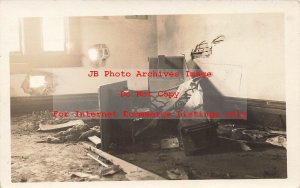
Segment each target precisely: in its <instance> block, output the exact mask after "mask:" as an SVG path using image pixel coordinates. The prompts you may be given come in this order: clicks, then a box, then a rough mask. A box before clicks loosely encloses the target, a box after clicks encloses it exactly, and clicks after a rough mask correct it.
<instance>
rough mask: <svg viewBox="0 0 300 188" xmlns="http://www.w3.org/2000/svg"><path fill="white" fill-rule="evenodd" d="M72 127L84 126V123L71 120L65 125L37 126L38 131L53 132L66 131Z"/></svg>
mask: <svg viewBox="0 0 300 188" xmlns="http://www.w3.org/2000/svg"><path fill="white" fill-rule="evenodd" d="M74 125H84V122H83V121H82V120H73V121H69V122H67V123H62V124H56V125H48V124H46V125H43V124H40V125H39V129H38V130H39V131H54V130H60V129H66V128H69V127H73V126H74Z"/></svg>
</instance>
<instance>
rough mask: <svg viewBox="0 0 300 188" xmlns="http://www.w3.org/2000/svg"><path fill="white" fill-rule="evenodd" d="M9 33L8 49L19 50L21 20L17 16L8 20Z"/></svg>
mask: <svg viewBox="0 0 300 188" xmlns="http://www.w3.org/2000/svg"><path fill="white" fill-rule="evenodd" d="M9 33H10V36H11V39H10V46H9V47H10V48H9V49H10V51H12V52H21V20H20V19H19V18H13V19H12V20H11V22H10V27H9Z"/></svg>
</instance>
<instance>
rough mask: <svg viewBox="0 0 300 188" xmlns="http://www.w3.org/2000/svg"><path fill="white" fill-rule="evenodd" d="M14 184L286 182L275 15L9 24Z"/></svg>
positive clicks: (280, 22)
mask: <svg viewBox="0 0 300 188" xmlns="http://www.w3.org/2000/svg"><path fill="white" fill-rule="evenodd" d="M10 38H11V39H10V44H9V45H10V46H9V47H10V54H9V61H10V104H11V105H10V110H11V180H12V182H44V181H58V182H66V181H67V182H73V181H76V182H77V181H115V180H117V181H133V180H205V179H275V178H287V155H286V153H287V151H286V143H287V135H286V99H285V71H284V70H285V63H284V16H283V14H280V13H261V14H259V13H255V14H197V15H124V16H85V17H74V16H73V17H72V16H71V17H21V18H12V19H11V20H10Z"/></svg>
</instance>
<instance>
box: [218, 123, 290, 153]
mask: <svg viewBox="0 0 300 188" xmlns="http://www.w3.org/2000/svg"><path fill="white" fill-rule="evenodd" d="M217 133H218V136H219V138H221V139H227V140H231V141H236V142H238V143H239V144H240V147H241V149H242V150H243V151H249V150H251V148H250V147H249V146H248V144H260V145H261V144H272V145H276V146H281V147H284V148H286V132H285V131H282V130H271V129H269V128H265V129H264V130H260V129H255V128H254V127H253V128H248V127H247V128H246V127H236V126H235V125H234V124H225V125H220V126H218V129H217Z"/></svg>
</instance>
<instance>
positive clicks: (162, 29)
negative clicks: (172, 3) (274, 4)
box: [157, 14, 285, 101]
mask: <svg viewBox="0 0 300 188" xmlns="http://www.w3.org/2000/svg"><path fill="white" fill-rule="evenodd" d="M283 20H284V18H283V15H282V14H240V15H238V14H232V15H230V14H226V15H222V14H220V15H196V16H187V15H182V16H161V17H158V18H157V26H158V32H157V33H158V53H159V54H165V55H179V54H182V53H183V54H185V55H186V57H187V59H188V58H189V57H190V55H189V54H190V52H191V50H192V49H193V48H194V47H195V45H196V44H198V43H200V42H201V41H203V40H207V41H208V42H210V41H211V40H212V39H214V38H215V37H216V36H218V35H220V34H223V35H225V36H226V39H225V41H224V42H223V43H220V44H219V45H217V46H216V47H215V48H213V55H212V56H211V57H210V58H209V59H202V60H200V61H202V62H203V61H205V62H206V63H207V64H202V63H201V62H198V63H199V65H200V66H201V67H202V68H203V69H204V70H208V71H209V70H210V71H212V72H214V73H215V74H214V77H213V78H212V81H213V82H214V83H215V85H216V86H217V87H218V88H219V89H220V90H221V91H222V92H223V94H224V95H227V96H234V97H245V98H255V99H269V100H280V101H285V71H284V70H285V68H284V65H285V63H284V46H283V45H284V30H283V28H284V22H283ZM226 73H232V74H226ZM239 74H240V75H242V81H241V85H240V86H239V82H237V81H236V78H238V77H239ZM226 75H228V77H226Z"/></svg>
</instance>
